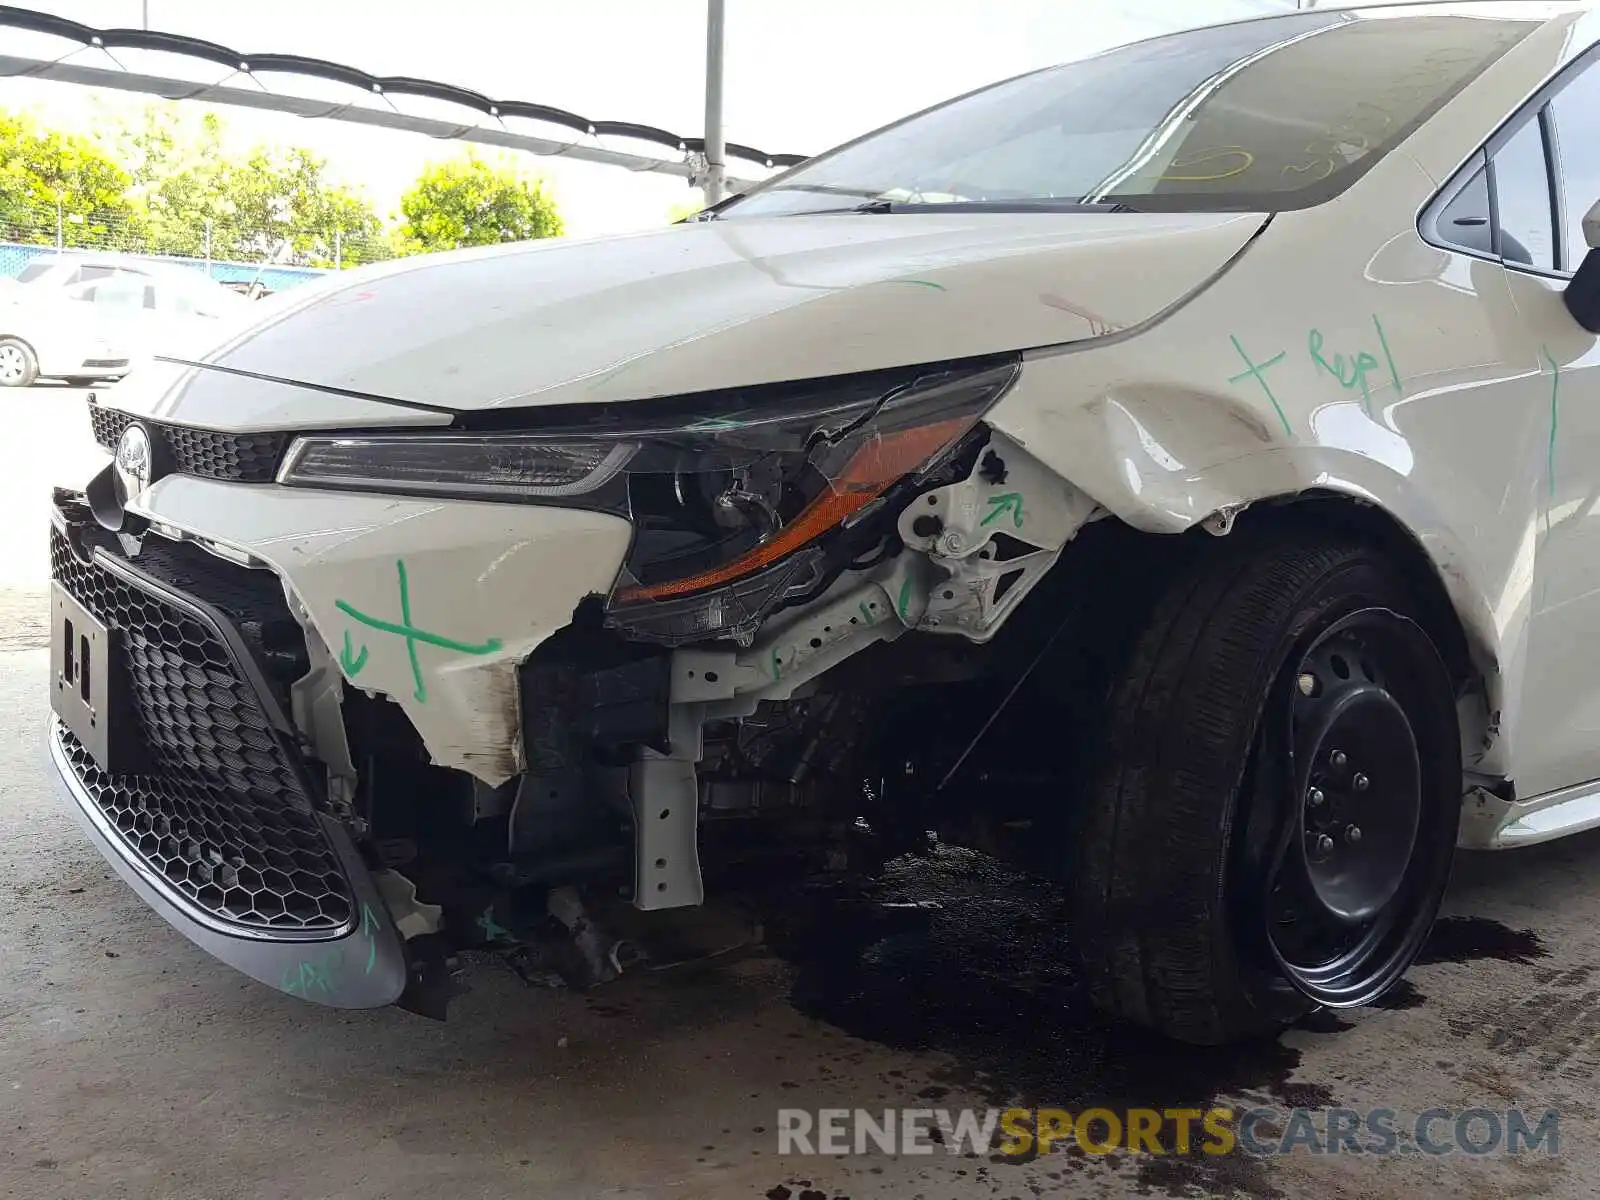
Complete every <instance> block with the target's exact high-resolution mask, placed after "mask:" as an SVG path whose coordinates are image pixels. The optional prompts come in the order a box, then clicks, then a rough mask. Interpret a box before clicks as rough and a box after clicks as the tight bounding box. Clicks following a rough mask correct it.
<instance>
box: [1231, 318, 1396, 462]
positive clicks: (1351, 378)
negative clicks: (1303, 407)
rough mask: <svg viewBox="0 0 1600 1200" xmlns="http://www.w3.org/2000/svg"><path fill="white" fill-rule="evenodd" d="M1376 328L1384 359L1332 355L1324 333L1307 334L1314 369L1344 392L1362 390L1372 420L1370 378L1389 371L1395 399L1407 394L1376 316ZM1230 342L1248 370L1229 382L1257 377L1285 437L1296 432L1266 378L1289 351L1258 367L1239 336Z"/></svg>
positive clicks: (1360, 352) (1360, 353) (1368, 354)
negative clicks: (1269, 370)
mask: <svg viewBox="0 0 1600 1200" xmlns="http://www.w3.org/2000/svg"><path fill="white" fill-rule="evenodd" d="M1372 328H1373V331H1374V333H1375V334H1376V335H1377V348H1378V349H1381V350H1382V351H1383V357H1382V358H1381V359H1380V358H1379V357H1378V356H1377V355H1376V354H1374V353H1373V352H1372V351H1371V350H1370V349H1366V348H1358V349H1356V350H1355V351H1354V352H1353V353H1351V354H1346V353H1344V352H1343V351H1338V352H1335V351H1330V350H1329V349H1328V348H1327V344H1326V339H1325V338H1324V337H1323V334H1322V330H1320V329H1308V330H1306V354H1307V356H1308V357H1309V358H1310V360H1311V366H1312V369H1313V370H1314V371H1315V372H1316V373H1317V375H1319V376H1320V375H1323V374H1327V375H1331V376H1333V377H1334V378H1335V379H1337V380H1338V381H1339V386H1340V387H1342V388H1344V389H1345V391H1356V390H1358V389H1359V390H1360V392H1361V407H1362V409H1364V410H1365V411H1366V413H1367V415H1368V416H1371V415H1372V386H1373V385H1372V380H1371V379H1370V378H1369V376H1371V374H1372V372H1374V371H1377V370H1378V369H1379V368H1380V367H1384V368H1386V369H1387V371H1388V375H1389V379H1390V381H1391V382H1393V384H1394V391H1395V395H1397V396H1403V395H1404V394H1405V387H1404V385H1403V384H1402V383H1401V382H1400V368H1399V367H1397V366H1395V362H1394V353H1393V351H1391V350H1390V349H1389V336H1388V334H1387V333H1385V332H1384V328H1383V322H1382V321H1380V320H1378V317H1377V315H1376V314H1374V315H1373V317H1372ZM1229 339H1230V340H1231V341H1232V342H1233V348H1234V350H1235V351H1236V352H1237V353H1238V355H1239V357H1240V358H1241V359H1242V360H1244V364H1245V368H1246V369H1245V370H1243V371H1241V372H1239V374H1237V375H1230V376H1229V377H1228V382H1229V383H1239V382H1241V381H1242V380H1245V379H1248V378H1251V377H1252V376H1253V377H1254V378H1255V380H1256V382H1257V383H1258V384H1259V385H1260V386H1261V390H1262V391H1263V392H1265V393H1266V395H1267V399H1268V400H1270V401H1271V402H1272V407H1273V409H1274V411H1276V412H1277V414H1278V419H1279V420H1280V421H1282V422H1283V431H1284V432H1285V433H1291V432H1292V430H1291V429H1290V427H1289V418H1288V416H1287V415H1285V413H1284V411H1283V406H1282V405H1281V404H1279V403H1278V398H1277V396H1275V395H1274V394H1273V392H1272V388H1271V386H1270V385H1269V384H1268V383H1267V377H1266V371H1267V368H1269V367H1275V366H1277V365H1278V364H1279V363H1280V362H1282V361H1283V360H1284V359H1285V358H1287V357H1288V353H1289V352H1288V351H1287V350H1280V351H1278V353H1276V354H1274V355H1273V356H1272V357H1271V358H1268V359H1266V360H1264V361H1262V362H1259V363H1258V362H1254V361H1252V360H1251V358H1250V356H1249V355H1248V354H1246V353H1245V350H1244V347H1243V346H1242V345H1240V344H1239V339H1238V337H1237V336H1234V335H1232V334H1230V335H1229ZM1330 355H1331V357H1330Z"/></svg>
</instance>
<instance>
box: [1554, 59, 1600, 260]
mask: <svg viewBox="0 0 1600 1200" xmlns="http://www.w3.org/2000/svg"><path fill="white" fill-rule="evenodd" d="M1596 113H1600V65H1596V66H1592V67H1589V68H1588V69H1587V70H1585V71H1584V72H1583V73H1582V74H1580V75H1579V76H1578V77H1577V78H1576V79H1574V80H1573V81H1572V82H1571V83H1569V84H1568V85H1567V86H1566V87H1564V88H1562V89H1561V91H1560V92H1558V93H1557V94H1556V98H1555V99H1554V100H1552V101H1551V102H1550V115H1551V117H1552V118H1553V119H1554V122H1555V136H1556V152H1557V161H1558V162H1560V164H1561V188H1562V198H1563V208H1564V210H1565V213H1566V250H1567V260H1566V263H1565V264H1564V265H1565V267H1566V269H1567V270H1569V271H1575V270H1577V269H1578V264H1579V263H1580V262H1582V261H1583V256H1584V254H1585V253H1586V252H1587V251H1588V249H1589V247H1588V245H1587V244H1586V243H1585V242H1584V240H1583V217H1584V214H1585V213H1587V212H1588V211H1589V209H1590V208H1592V207H1593V206H1594V203H1595V202H1596V201H1597V200H1600V125H1597V124H1596V123H1595V114H1596Z"/></svg>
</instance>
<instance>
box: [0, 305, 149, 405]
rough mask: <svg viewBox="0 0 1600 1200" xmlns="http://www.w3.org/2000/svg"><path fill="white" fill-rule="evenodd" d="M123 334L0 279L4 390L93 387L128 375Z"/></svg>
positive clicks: (0, 375) (0, 364) (74, 308)
mask: <svg viewBox="0 0 1600 1200" xmlns="http://www.w3.org/2000/svg"><path fill="white" fill-rule="evenodd" d="M124 342H125V339H124V338H123V337H122V336H121V331H120V330H118V329H117V328H116V327H115V326H113V325H110V324H109V323H108V322H106V321H105V320H104V319H103V318H102V317H99V316H96V315H93V314H86V313H85V312H84V311H83V310H82V309H80V308H79V307H77V306H74V305H70V304H68V303H67V302H66V301H65V300H64V299H63V298H61V297H57V296H44V295H41V294H39V293H37V292H35V291H33V290H31V289H29V288H28V287H27V286H26V285H23V284H19V283H17V282H16V281H15V280H11V279H5V280H0V387H27V386H28V385H29V384H31V383H33V382H34V381H35V380H37V379H40V378H45V379H64V380H67V381H69V382H72V383H91V382H94V381H95V380H100V379H120V378H121V377H122V376H123V375H125V374H127V371H128V361H129V359H128V350H127V349H126V346H125V344H124Z"/></svg>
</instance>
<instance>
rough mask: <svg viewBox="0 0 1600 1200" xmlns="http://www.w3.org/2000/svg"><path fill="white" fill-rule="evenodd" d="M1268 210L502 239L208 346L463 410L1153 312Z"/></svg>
mask: <svg viewBox="0 0 1600 1200" xmlns="http://www.w3.org/2000/svg"><path fill="white" fill-rule="evenodd" d="M1265 219H1266V218H1265V217H1263V216H1261V215H1258V214H1248V213H1245V214H1241V213H1221V214H1219V213H1161V214H1157V213H1125V214H1124V213H1072V214H1061V213H1053V214H1041V213H1027V214H997V213H959V214H952V213H929V214H921V215H919V214H905V215H869V214H836V215H817V216H789V217H772V218H762V219H749V220H739V219H725V220H720V221H708V222H703V223H692V224H686V225H677V226H671V227H668V228H666V229H662V230H659V231H654V232H650V233H645V234H638V235H634V236H630V237H619V238H607V239H600V240H593V241H565V240H552V241H545V242H532V243H522V244H518V245H512V246H498V247H493V248H490V249H486V250H475V251H466V252H458V253H451V254H441V255H430V256H426V257H421V258H413V259H406V260H401V261H399V262H396V263H391V264H384V265H382V266H378V267H373V268H364V269H362V270H359V271H352V272H347V273H345V274H343V275H340V276H337V277H334V278H332V279H330V280H327V281H324V282H321V283H317V284H312V285H308V286H306V287H303V288H298V289H295V290H294V291H291V292H288V293H284V294H283V295H282V296H280V297H275V298H273V299H272V300H270V301H266V302H263V304H264V310H263V311H261V312H260V313H259V315H258V317H257V319H256V320H255V321H254V322H253V323H251V324H250V325H248V326H246V327H244V328H243V329H242V330H240V331H238V332H235V333H233V334H232V335H231V336H229V337H228V338H227V339H226V340H225V341H224V342H223V343H222V344H221V345H220V346H216V347H214V348H212V349H211V350H209V351H208V352H206V353H203V354H198V355H195V356H193V357H192V358H191V361H193V362H196V363H198V364H206V365H212V366H216V367H220V368H224V369H227V370H230V371H233V372H248V373H250V374H251V375H254V376H257V377H261V376H265V377H269V378H271V379H278V380H283V381H286V382H296V383H301V384H305V385H309V386H310V387H313V388H318V389H337V390H339V391H343V392H346V393H350V392H357V393H363V394H365V395H369V396H381V397H389V398H393V399H399V400H408V401H413V402H418V403H422V404H428V405H437V406H441V407H444V408H448V409H457V410H479V409H489V408H496V407H514V406H518V405H529V404H547V403H548V404H553V403H583V402H589V403H606V402H610V401H617V400H631V399H640V398H645V397H651V396H661V395H671V394H677V393H683V392H694V391H701V390H707V389H712V388H719V387H730V386H740V385H750V384H757V383H767V382H774V381H778V380H784V379H795V378H809V377H816V376H824V375H834V374H843V373H847V372H852V371H860V370H870V369H874V368H879V367H889V366H901V365H907V364H914V363H919V362H931V361H936V360H941V359H951V358H960V357H965V356H969V355H978V354H987V353H993V352H996V351H1007V350H1019V349H1025V348H1028V347H1034V346H1042V345H1051V344H1057V343H1062V342H1071V341H1079V340H1082V339H1086V338H1092V337H1096V336H1100V335H1104V334H1106V333H1109V332H1114V331H1116V330H1118V329H1124V328H1127V327H1128V326H1131V325H1136V324H1138V323H1140V322H1143V321H1146V320H1148V319H1150V318H1151V317H1153V316H1156V315H1158V314H1159V313H1161V312H1162V310H1164V309H1166V308H1169V307H1170V306H1172V305H1174V304H1176V303H1178V302H1179V301H1181V300H1182V299H1183V298H1184V297H1185V296H1186V295H1188V294H1189V293H1191V292H1192V291H1193V290H1195V289H1196V288H1198V287H1200V286H1202V285H1203V284H1204V283H1205V282H1206V281H1207V280H1209V279H1211V278H1212V277H1213V276H1215V275H1216V274H1217V272H1219V271H1220V270H1221V269H1222V268H1223V267H1224V266H1225V265H1226V264H1227V263H1228V261H1229V260H1230V259H1231V258H1232V257H1233V256H1234V255H1236V254H1237V253H1238V252H1239V251H1240V250H1241V249H1242V248H1243V247H1244V246H1245V245H1246V244H1247V243H1248V242H1249V240H1250V238H1251V237H1252V236H1253V235H1254V234H1255V233H1256V232H1257V231H1258V230H1259V229H1260V227H1261V225H1262V223H1263V222H1264V221H1265ZM326 400H327V396H326V393H324V403H326ZM179 407H182V406H181V405H180V406H179ZM291 407H293V406H291ZM324 412H325V413H326V410H324ZM171 415H173V416H175V417H177V418H178V419H180V420H193V419H194V418H196V417H197V416H199V415H200V414H197V413H192V412H173V413H172V414H171ZM218 415H220V414H218ZM236 415H242V414H236ZM282 415H288V414H286V413H285V414H282Z"/></svg>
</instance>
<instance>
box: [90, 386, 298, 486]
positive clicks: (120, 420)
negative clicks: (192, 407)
mask: <svg viewBox="0 0 1600 1200" xmlns="http://www.w3.org/2000/svg"><path fill="white" fill-rule="evenodd" d="M132 423H133V418H132V417H131V416H129V415H128V414H127V413H123V412H117V411H116V410H115V409H112V408H102V407H101V406H100V405H98V404H91V405H89V425H90V427H91V428H92V429H93V430H94V440H95V441H97V442H99V443H100V444H101V445H102V446H104V447H105V448H106V449H107V450H115V449H116V448H117V439H118V438H120V437H121V436H122V431H123V430H124V429H126V428H127V427H128V426H129V425H131V424H132ZM141 424H143V425H144V427H145V429H146V430H148V431H149V433H150V436H151V437H153V438H156V439H158V440H159V441H160V442H161V443H162V444H163V445H165V446H166V448H167V451H168V454H169V456H170V458H171V461H172V464H173V467H174V469H176V470H177V471H178V472H179V473H180V474H183V475H198V476H200V477H201V478H203V479H223V480H227V481H229V482H232V483H271V482H272V480H273V478H274V477H275V476H276V475H277V473H278V462H279V460H280V459H282V458H283V452H284V450H285V449H286V448H287V447H288V445H289V437H290V435H289V434H287V433H218V432H216V431H215V430H211V429H190V428H188V427H186V426H183V425H164V424H162V423H161V422H159V421H143V422H141Z"/></svg>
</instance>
